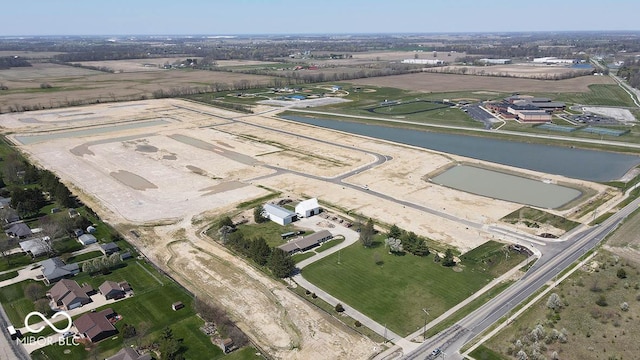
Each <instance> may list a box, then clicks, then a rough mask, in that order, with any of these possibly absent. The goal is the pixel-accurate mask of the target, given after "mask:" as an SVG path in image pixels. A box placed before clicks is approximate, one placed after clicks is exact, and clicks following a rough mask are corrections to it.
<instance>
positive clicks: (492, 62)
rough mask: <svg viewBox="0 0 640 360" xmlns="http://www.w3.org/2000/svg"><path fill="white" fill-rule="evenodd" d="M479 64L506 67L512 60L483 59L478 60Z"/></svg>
mask: <svg viewBox="0 0 640 360" xmlns="http://www.w3.org/2000/svg"><path fill="white" fill-rule="evenodd" d="M478 62H479V63H482V64H489V65H505V64H511V59H488V58H483V59H479V60H478Z"/></svg>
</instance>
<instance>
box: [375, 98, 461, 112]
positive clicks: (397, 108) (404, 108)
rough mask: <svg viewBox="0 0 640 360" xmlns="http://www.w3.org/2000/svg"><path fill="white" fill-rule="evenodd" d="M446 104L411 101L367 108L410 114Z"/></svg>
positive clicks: (442, 106) (444, 106)
mask: <svg viewBox="0 0 640 360" xmlns="http://www.w3.org/2000/svg"><path fill="white" fill-rule="evenodd" d="M448 107H449V106H448V105H445V104H438V103H435V102H429V101H411V102H404V103H400V104H396V105H380V106H376V107H372V108H369V109H367V111H369V112H370V113H375V114H380V115H388V116H393V115H410V114H414V113H422V112H428V111H433V110H437V109H442V108H448Z"/></svg>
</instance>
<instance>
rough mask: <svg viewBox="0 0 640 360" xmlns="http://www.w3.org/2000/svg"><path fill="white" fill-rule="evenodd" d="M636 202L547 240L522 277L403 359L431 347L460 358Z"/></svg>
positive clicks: (427, 353)
mask: <svg viewBox="0 0 640 360" xmlns="http://www.w3.org/2000/svg"><path fill="white" fill-rule="evenodd" d="M639 206H640V198H639V199H636V200H634V201H633V202H631V203H630V204H629V205H627V206H625V207H624V208H623V209H621V210H620V211H618V212H617V213H616V214H615V215H613V216H611V217H610V218H609V219H607V220H605V221H604V222H603V223H602V224H601V225H600V226H596V227H593V228H590V229H587V230H585V231H582V232H578V233H574V234H572V236H571V237H570V238H569V239H567V240H566V241H563V242H553V243H551V242H549V243H548V245H547V246H546V247H545V249H544V252H543V256H542V257H541V258H540V260H538V262H537V263H536V264H535V265H534V266H532V267H531V268H530V269H529V271H528V272H527V274H526V275H525V276H524V277H523V278H521V279H520V280H519V281H518V282H516V283H515V284H514V285H512V286H510V287H509V288H508V289H507V290H505V291H504V292H502V293H501V294H500V295H498V296H496V297H495V298H493V299H492V300H490V301H489V302H487V303H486V304H485V305H483V306H482V307H480V308H479V309H477V310H476V311H474V312H472V313H471V314H469V315H468V316H466V317H465V318H464V319H462V320H460V321H458V322H457V323H456V324H454V325H453V326H452V327H450V328H448V329H447V330H445V331H443V332H441V333H439V334H438V335H436V336H434V337H432V338H430V339H427V341H425V342H424V343H422V344H421V345H420V346H419V347H418V348H417V349H416V350H414V351H413V352H411V353H409V354H405V356H404V357H403V359H429V358H430V354H431V352H432V351H433V350H434V349H435V348H440V349H441V350H442V351H444V352H445V353H446V354H447V359H463V357H462V355H460V349H461V348H462V346H464V344H466V343H467V342H468V341H470V340H471V339H473V338H474V337H475V336H476V335H478V334H480V333H481V332H483V331H484V330H486V329H487V328H488V327H489V326H491V325H492V324H494V323H495V322H496V321H498V320H499V319H500V318H501V317H502V316H504V315H505V314H507V313H508V312H509V311H510V310H511V309H512V308H513V307H515V306H517V305H518V304H519V303H521V302H522V301H524V300H525V299H527V298H528V297H529V296H531V295H532V294H533V293H535V292H536V291H537V290H538V289H540V288H541V287H542V286H544V285H545V284H546V283H547V282H548V281H550V280H552V279H553V278H554V277H556V276H557V275H558V274H559V273H560V272H562V271H563V270H564V269H565V268H567V267H569V266H570V265H571V264H572V263H574V262H575V261H577V260H578V258H580V257H581V256H582V255H584V254H585V253H586V252H587V251H589V250H591V249H593V248H594V247H595V246H596V245H597V244H598V243H599V242H600V241H602V239H604V238H605V237H606V236H607V235H608V234H609V233H610V232H611V231H613V230H614V229H615V228H616V227H617V226H618V225H619V224H620V222H621V221H622V220H624V219H625V218H626V217H627V216H629V214H631V213H632V212H633V211H634V210H636V209H637V208H638V207H639Z"/></svg>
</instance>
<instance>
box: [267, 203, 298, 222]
mask: <svg viewBox="0 0 640 360" xmlns="http://www.w3.org/2000/svg"><path fill="white" fill-rule="evenodd" d="M263 208H264V213H263V216H265V217H267V218H269V220H271V221H273V222H275V223H277V224H280V225H283V226H284V225H287V224H290V223H291V222H292V221H293V218H294V217H295V216H296V214H295V213H294V212H293V211H289V210H287V209H285V208H282V207H280V206H277V205H273V204H264V206H263Z"/></svg>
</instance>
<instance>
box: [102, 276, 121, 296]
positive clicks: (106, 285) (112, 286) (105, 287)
mask: <svg viewBox="0 0 640 360" xmlns="http://www.w3.org/2000/svg"><path fill="white" fill-rule="evenodd" d="M98 290H100V292H101V293H102V294H103V295H106V294H108V293H110V292H111V291H113V290H116V291H120V292H122V291H123V290H122V288H121V287H120V285H118V283H117V282H115V281H110V280H107V281H105V282H103V283H102V285H100V287H98Z"/></svg>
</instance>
